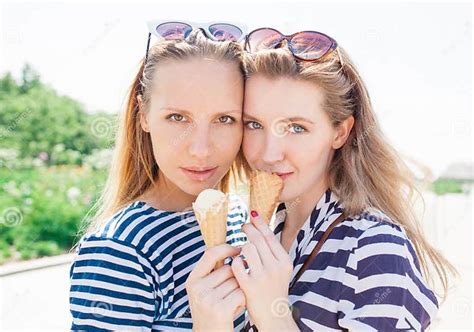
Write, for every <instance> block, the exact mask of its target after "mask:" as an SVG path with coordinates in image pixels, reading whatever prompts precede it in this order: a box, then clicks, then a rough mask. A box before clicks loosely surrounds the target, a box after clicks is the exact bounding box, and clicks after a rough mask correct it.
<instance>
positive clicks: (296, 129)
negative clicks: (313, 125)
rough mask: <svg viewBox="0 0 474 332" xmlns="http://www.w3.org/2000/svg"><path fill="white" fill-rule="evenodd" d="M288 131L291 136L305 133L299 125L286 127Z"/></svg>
mask: <svg viewBox="0 0 474 332" xmlns="http://www.w3.org/2000/svg"><path fill="white" fill-rule="evenodd" d="M288 131H289V132H290V133H292V134H301V133H304V132H305V131H306V129H305V128H304V127H302V126H300V125H297V124H292V125H290V126H289V127H288Z"/></svg>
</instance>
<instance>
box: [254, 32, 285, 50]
mask: <svg viewBox="0 0 474 332" xmlns="http://www.w3.org/2000/svg"><path fill="white" fill-rule="evenodd" d="M281 37H282V36H281V34H280V33H279V32H278V31H276V30H273V29H260V30H255V31H254V32H252V33H251V34H250V35H249V37H248V47H249V50H248V51H250V52H258V51H261V50H265V49H272V48H276V47H277V45H278V44H279V43H280V42H281Z"/></svg>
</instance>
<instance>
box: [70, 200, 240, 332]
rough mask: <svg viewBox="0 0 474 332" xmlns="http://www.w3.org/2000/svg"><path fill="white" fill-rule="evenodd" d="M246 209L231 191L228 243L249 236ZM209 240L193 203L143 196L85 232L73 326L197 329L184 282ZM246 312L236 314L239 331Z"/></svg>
mask: <svg viewBox="0 0 474 332" xmlns="http://www.w3.org/2000/svg"><path fill="white" fill-rule="evenodd" d="M247 217H248V213H247V209H246V207H245V205H244V204H243V202H242V200H241V199H240V198H239V197H238V196H236V195H230V202H229V214H228V219H227V243H228V244H231V245H242V244H244V243H245V241H246V240H247V239H246V237H245V233H242V232H241V225H242V224H243V223H245V221H246V220H247ZM204 250H205V245H204V241H203V238H202V234H201V231H200V228H199V224H198V222H197V220H196V218H195V216H194V213H193V211H192V210H189V211H184V212H168V211H163V210H157V209H155V208H153V207H151V206H149V205H147V204H146V203H145V202H142V201H137V202H134V203H132V204H130V205H129V206H127V207H125V208H124V209H122V210H121V211H120V212H118V213H117V214H116V215H115V216H114V217H113V218H111V219H110V220H109V221H108V222H106V223H105V225H104V226H103V227H101V229H100V231H98V232H96V233H94V234H86V235H85V236H84V237H83V238H82V239H81V241H80V244H79V246H78V248H77V250H76V253H77V254H76V258H75V260H74V262H73V263H72V265H71V269H70V279H71V288H70V293H69V302H70V311H71V314H72V317H73V320H72V327H71V329H72V330H86V331H100V330H114V331H117V330H123V331H163V330H167V331H178V330H190V329H192V319H191V315H190V309H189V302H188V296H187V293H186V289H185V282H186V280H187V278H188V275H189V273H190V272H191V271H192V269H193V268H194V266H195V265H196V263H197V261H198V260H199V259H200V258H201V256H202V254H203V253H204ZM244 320H245V314H244V312H242V313H240V314H239V315H238V316H237V318H236V319H235V320H234V328H235V330H236V331H240V330H241V329H242V328H243V325H244V323H245V321H244Z"/></svg>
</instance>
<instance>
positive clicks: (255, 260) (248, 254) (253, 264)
mask: <svg viewBox="0 0 474 332" xmlns="http://www.w3.org/2000/svg"><path fill="white" fill-rule="evenodd" d="M242 255H243V256H244V257H245V261H246V262H247V264H248V266H249V269H250V272H249V273H250V274H258V273H259V272H261V271H262V270H263V264H262V260H261V258H260V254H259V253H258V250H257V247H256V246H255V244H253V243H252V242H248V243H246V244H244V245H243V246H242Z"/></svg>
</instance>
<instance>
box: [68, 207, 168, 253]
mask: <svg viewBox="0 0 474 332" xmlns="http://www.w3.org/2000/svg"><path fill="white" fill-rule="evenodd" d="M167 216H168V219H171V217H172V216H169V213H166V212H164V211H160V210H156V209H154V208H152V207H150V206H148V205H147V204H145V203H144V202H140V201H137V202H133V203H130V204H129V205H127V206H125V207H124V208H122V209H121V210H119V211H118V212H116V213H115V215H113V216H112V217H110V218H109V219H107V220H104V221H103V222H102V223H101V226H100V228H99V229H98V230H96V231H94V232H90V233H87V234H84V235H83V236H82V238H81V240H80V243H79V246H78V249H77V251H79V252H80V251H81V249H84V248H85V247H96V248H98V249H97V250H100V248H101V247H102V248H104V249H103V250H105V248H117V247H120V248H121V250H123V251H127V252H129V253H132V252H135V255H142V256H146V255H145V254H143V252H142V248H141V247H142V242H143V241H140V240H141V239H142V238H143V237H149V236H150V235H151V234H150V232H140V230H144V229H146V226H147V225H148V226H150V227H151V226H153V225H155V224H157V221H160V220H162V218H165V217H167ZM82 251H83V250H82ZM125 257H126V256H125Z"/></svg>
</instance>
